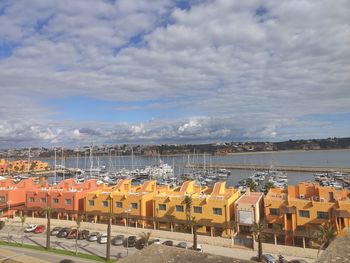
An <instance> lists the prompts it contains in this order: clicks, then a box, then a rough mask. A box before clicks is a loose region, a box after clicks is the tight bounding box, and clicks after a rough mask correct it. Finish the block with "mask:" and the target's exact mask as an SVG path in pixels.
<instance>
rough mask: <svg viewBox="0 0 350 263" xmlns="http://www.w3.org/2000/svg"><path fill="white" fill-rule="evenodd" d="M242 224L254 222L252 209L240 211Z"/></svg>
mask: <svg viewBox="0 0 350 263" xmlns="http://www.w3.org/2000/svg"><path fill="white" fill-rule="evenodd" d="M238 215H239V223H240V224H249V225H251V224H253V218H252V211H238Z"/></svg>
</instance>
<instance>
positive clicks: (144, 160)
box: [43, 149, 350, 186]
mask: <svg viewBox="0 0 350 263" xmlns="http://www.w3.org/2000/svg"><path fill="white" fill-rule="evenodd" d="M58 155H59V153H58ZM160 160H161V161H163V162H165V163H167V164H169V165H171V166H173V167H174V171H175V175H180V174H183V173H185V172H188V171H189V170H188V169H187V168H185V165H186V164H187V163H198V164H205V165H207V166H209V165H210V164H249V165H269V166H271V167H275V166H279V165H287V166H306V167H307V166H310V167H330V168H331V169H333V170H334V171H341V168H342V167H343V168H344V167H350V149H347V150H317V151H278V152H254V153H235V154H231V155H224V156H221V155H220V156H217V155H215V156H213V155H209V154H190V155H187V154H186V155H162V156H155V157H148V156H118V155H111V156H98V157H97V156H93V158H90V157H89V156H78V157H69V158H64V157H63V158H61V157H57V159H56V164H58V165H64V166H65V167H71V168H76V167H78V168H81V169H89V167H90V165H91V163H92V166H102V165H104V166H106V167H107V169H108V170H110V171H112V172H113V171H117V170H119V169H122V168H126V169H131V168H134V169H135V168H142V167H144V166H146V165H156V164H158V163H159V162H160ZM43 161H47V162H48V163H49V165H50V166H51V167H53V166H54V159H53V158H49V159H43ZM252 173H253V171H252V170H231V175H230V176H229V177H228V178H227V182H226V184H227V186H235V185H237V183H238V181H240V180H242V179H246V178H248V177H249V176H250V175H251V174H252ZM287 175H288V183H289V184H297V183H298V182H303V181H304V182H306V181H313V178H314V176H313V173H307V172H287Z"/></svg>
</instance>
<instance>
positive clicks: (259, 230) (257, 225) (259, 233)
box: [253, 223, 265, 261]
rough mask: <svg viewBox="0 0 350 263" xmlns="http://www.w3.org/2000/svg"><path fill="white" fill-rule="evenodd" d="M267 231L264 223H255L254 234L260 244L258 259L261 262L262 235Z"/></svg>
mask: <svg viewBox="0 0 350 263" xmlns="http://www.w3.org/2000/svg"><path fill="white" fill-rule="evenodd" d="M264 229H265V226H264V225H263V224H262V223H254V225H253V233H254V237H255V240H256V241H257V242H258V259H259V261H261V257H262V253H263V252H262V240H261V238H262V234H263V230H264Z"/></svg>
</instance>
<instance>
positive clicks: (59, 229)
mask: <svg viewBox="0 0 350 263" xmlns="http://www.w3.org/2000/svg"><path fill="white" fill-rule="evenodd" d="M61 229H62V227H55V228H54V229H52V230H51V233H50V235H51V236H57V234H58V233H59V232H60V231H61Z"/></svg>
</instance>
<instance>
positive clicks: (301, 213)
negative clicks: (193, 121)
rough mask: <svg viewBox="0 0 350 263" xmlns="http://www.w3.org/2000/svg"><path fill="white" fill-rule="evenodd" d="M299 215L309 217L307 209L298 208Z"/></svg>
mask: <svg viewBox="0 0 350 263" xmlns="http://www.w3.org/2000/svg"><path fill="white" fill-rule="evenodd" d="M299 216H300V217H307V218H309V217H310V212H309V211H307V210H299Z"/></svg>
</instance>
